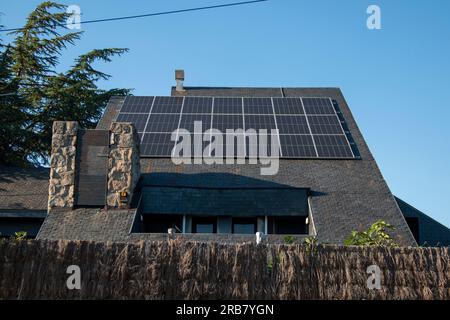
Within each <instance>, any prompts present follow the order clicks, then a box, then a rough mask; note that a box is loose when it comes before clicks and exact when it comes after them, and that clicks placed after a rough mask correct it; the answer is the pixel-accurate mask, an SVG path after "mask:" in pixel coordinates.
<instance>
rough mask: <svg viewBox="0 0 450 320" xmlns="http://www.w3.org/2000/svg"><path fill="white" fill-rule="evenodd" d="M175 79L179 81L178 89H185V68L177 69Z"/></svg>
mask: <svg viewBox="0 0 450 320" xmlns="http://www.w3.org/2000/svg"><path fill="white" fill-rule="evenodd" d="M175 80H176V82H177V87H176V91H184V88H183V81H184V70H175Z"/></svg>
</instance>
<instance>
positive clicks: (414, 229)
mask: <svg viewBox="0 0 450 320" xmlns="http://www.w3.org/2000/svg"><path fill="white" fill-rule="evenodd" d="M405 220H406V223H407V224H408V227H409V229H410V230H411V233H412V234H413V237H414V239H415V240H416V242H417V243H420V242H419V218H417V217H405Z"/></svg>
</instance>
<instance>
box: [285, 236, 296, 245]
mask: <svg viewBox="0 0 450 320" xmlns="http://www.w3.org/2000/svg"><path fill="white" fill-rule="evenodd" d="M283 241H284V243H285V244H293V243H294V242H295V238H294V237H293V236H284V237H283Z"/></svg>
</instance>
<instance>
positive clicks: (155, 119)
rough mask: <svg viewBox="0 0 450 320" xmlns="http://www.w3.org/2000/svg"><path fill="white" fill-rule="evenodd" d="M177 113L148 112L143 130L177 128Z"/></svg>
mask: <svg viewBox="0 0 450 320" xmlns="http://www.w3.org/2000/svg"><path fill="white" fill-rule="evenodd" d="M179 120H180V115H179V114H170V113H169V114H161V113H155V114H153V113H152V114H150V118H149V119H148V124H147V127H146V129H145V132H167V133H170V132H172V131H174V130H177V129H178V122H179Z"/></svg>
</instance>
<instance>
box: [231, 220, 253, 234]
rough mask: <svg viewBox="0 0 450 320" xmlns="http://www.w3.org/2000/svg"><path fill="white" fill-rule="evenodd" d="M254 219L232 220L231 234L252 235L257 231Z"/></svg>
mask: <svg viewBox="0 0 450 320" xmlns="http://www.w3.org/2000/svg"><path fill="white" fill-rule="evenodd" d="M256 225H257V219H256V218H233V233H236V234H254V233H256V230H257V227H256Z"/></svg>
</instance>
